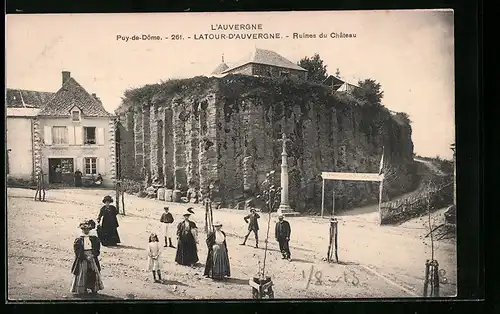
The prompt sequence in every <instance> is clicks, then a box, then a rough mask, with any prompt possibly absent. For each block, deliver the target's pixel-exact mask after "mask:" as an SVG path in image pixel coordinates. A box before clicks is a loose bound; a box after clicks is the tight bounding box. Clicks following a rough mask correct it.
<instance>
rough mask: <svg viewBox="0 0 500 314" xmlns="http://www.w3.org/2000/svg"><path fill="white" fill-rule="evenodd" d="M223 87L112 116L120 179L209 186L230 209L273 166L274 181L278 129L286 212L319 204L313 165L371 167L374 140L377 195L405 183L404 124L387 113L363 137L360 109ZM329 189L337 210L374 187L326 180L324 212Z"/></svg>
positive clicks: (408, 150)
mask: <svg viewBox="0 0 500 314" xmlns="http://www.w3.org/2000/svg"><path fill="white" fill-rule="evenodd" d="M207 80H208V79H207ZM210 80H217V79H210ZM224 84H226V85H225V86H222V87H223V88H220V87H221V85H224ZM228 84H229V85H230V84H231V83H227V82H226V83H223V82H221V81H215V82H212V84H209V85H208V86H207V89H206V90H205V92H204V93H201V94H200V93H196V94H194V93H193V94H191V95H190V94H189V93H188V94H185V93H184V94H183V95H171V96H172V97H169V98H167V99H165V100H161V101H155V102H153V101H149V102H144V103H142V104H138V103H134V104H132V105H131V106H128V107H127V108H125V109H123V108H122V111H121V112H117V113H118V114H119V116H120V117H121V119H120V121H121V130H120V146H121V147H122V148H121V150H120V152H121V156H120V158H121V169H122V177H123V178H126V179H132V180H136V181H141V180H143V179H144V169H146V171H150V173H151V177H152V178H154V177H157V178H158V179H159V181H160V182H163V184H164V186H165V187H166V188H167V189H179V190H181V191H187V190H188V189H194V190H198V191H202V192H203V191H204V190H205V189H206V188H207V187H208V186H209V185H210V184H213V186H214V190H213V196H214V201H216V202H220V203H222V205H223V206H234V205H235V204H237V203H239V202H241V201H244V200H246V199H249V198H251V197H252V196H255V195H256V193H258V191H259V184H260V183H261V182H262V181H263V180H264V178H265V175H266V173H267V172H269V171H271V170H276V177H277V179H278V180H279V171H280V163H281V148H282V146H281V143H280V142H278V141H277V139H278V138H279V137H280V135H281V133H282V132H286V133H287V134H291V137H292V139H293V142H292V143H291V144H289V145H288V147H287V151H288V156H289V157H288V163H289V178H290V183H289V188H290V191H289V195H290V204H291V206H292V208H294V209H295V210H299V211H309V210H315V211H318V210H319V208H320V207H321V192H322V191H321V190H322V188H321V184H322V181H321V178H320V177H319V175H320V174H321V172H322V171H343V172H378V167H379V162H380V156H381V154H382V147H383V146H384V147H385V161H386V162H387V163H388V164H390V165H391V167H392V172H393V173H392V174H393V175H394V178H392V179H391V180H387V181H388V183H387V187H385V191H386V193H384V194H385V195H386V196H385V197H386V198H387V195H389V197H390V196H391V194H392V195H397V194H401V193H404V192H407V191H409V190H411V189H412V188H413V186H414V182H413V181H414V177H413V173H412V160H413V144H412V142H411V128H410V127H409V126H408V125H406V126H405V125H401V124H398V123H397V122H396V121H394V120H393V119H391V117H390V114H389V113H387V116H386V117H385V120H383V124H382V125H380V126H378V128H377V129H376V130H375V131H374V132H372V135H371V136H367V135H366V133H364V132H362V131H361V130H360V125H361V122H362V121H363V119H364V120H365V121H364V122H365V124H366V117H364V116H363V113H362V112H361V110H359V108H355V107H349V106H340V107H338V106H334V105H331V104H329V103H325V102H323V101H321V100H319V98H317V97H310V98H308V99H304V98H302V99H301V100H300V101H296V102H294V101H293V100H292V101H290V100H287V99H283V98H282V97H274V96H269V93H267V94H266V93H264V94H265V95H248V94H247V95H246V96H245V93H244V90H241V91H240V92H238V93H237V94H238V95H239V96H238V97H234V96H232V95H227V93H225V92H224V91H225V90H227V89H228V88H229V89H232V90H233V92H234V90H235V89H238V86H227V85H228ZM270 97H271V98H270ZM273 97H274V98H273ZM292 99H293V98H292ZM283 108H285V110H283ZM333 188H335V191H336V195H337V198H336V208H339V209H342V208H349V207H353V206H357V205H362V204H367V203H373V202H375V201H376V200H377V197H378V184H377V183H370V182H348V181H344V182H331V181H327V183H326V189H325V191H326V192H325V207H326V209H327V210H330V208H331V206H332V200H331V195H332V191H333ZM346 195H349V197H348V198H347V197H346Z"/></svg>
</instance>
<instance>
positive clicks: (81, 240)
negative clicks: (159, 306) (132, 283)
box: [71, 196, 291, 294]
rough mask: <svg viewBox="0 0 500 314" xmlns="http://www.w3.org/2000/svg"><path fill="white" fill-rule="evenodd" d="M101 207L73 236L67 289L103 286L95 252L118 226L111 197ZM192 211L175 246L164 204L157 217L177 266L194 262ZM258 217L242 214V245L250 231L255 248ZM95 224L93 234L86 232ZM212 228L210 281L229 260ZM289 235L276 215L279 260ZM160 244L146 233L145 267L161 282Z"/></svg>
mask: <svg viewBox="0 0 500 314" xmlns="http://www.w3.org/2000/svg"><path fill="white" fill-rule="evenodd" d="M103 203H104V206H102V207H101V209H100V211H99V215H98V218H97V225H96V223H95V222H94V221H93V220H88V221H84V222H82V223H80V225H79V228H80V229H81V230H82V234H81V235H80V236H79V237H78V238H76V239H75V241H74V244H73V248H74V252H75V260H74V262H73V266H72V267H71V273H72V274H73V280H72V284H71V292H72V293H75V294H82V293H87V292H88V290H90V292H91V293H97V291H99V290H102V289H103V283H102V279H101V275H100V271H101V267H100V264H99V260H98V257H99V254H100V249H101V244H102V245H103V246H114V245H117V244H118V243H120V236H119V235H118V230H117V228H118V227H119V224H118V220H117V217H116V216H117V214H118V210H117V209H116V207H115V206H113V205H112V203H113V198H112V197H111V196H106V197H104V199H103ZM193 214H194V211H193V208H192V207H190V208H188V209H187V211H186V212H185V213H184V214H183V217H184V220H183V221H181V222H179V223H178V224H177V230H176V231H177V232H176V237H177V247H175V246H174V245H173V243H172V233H173V228H172V226H173V223H174V218H173V216H172V214H171V213H170V211H169V208H168V207H164V213H163V214H162V215H161V217H160V223H161V225H162V229H163V236H164V245H163V247H170V248H176V249H177V251H176V255H175V262H176V263H177V264H179V265H184V266H191V267H194V266H195V265H196V264H197V263H198V261H199V258H198V244H199V237H198V227H197V225H196V223H194V222H193V221H191V220H190V217H191V215H193ZM259 218H260V216H259V215H258V214H257V213H256V210H255V209H254V208H252V209H251V211H250V214H249V215H248V216H246V217H244V220H245V222H246V223H247V224H248V233H247V234H246V235H245V238H244V241H243V243H241V245H245V243H246V241H247V239H248V237H249V236H250V234H251V233H254V235H255V247H256V248H258V245H259V237H258V231H259V224H258V219H259ZM96 227H97V236H96V235H92V234H91V233H90V231H91V230H93V229H95V228H96ZM213 227H214V228H213V229H212V230H211V231H210V232H209V233H208V234H207V238H206V241H205V242H206V245H207V247H208V254H207V258H206V263H205V271H204V276H205V277H207V278H212V279H213V280H224V279H225V278H228V277H230V276H231V268H230V263H229V254H228V248H227V241H226V233H225V232H224V231H222V224H221V223H220V222H215V223H214V224H213ZM290 235H291V228H290V224H289V223H288V222H287V221H285V220H284V217H283V215H279V220H278V222H277V223H276V226H275V238H276V240H277V241H278V243H279V247H280V251H281V253H282V255H283V259H288V260H290V258H291V256H290V248H289V245H288V243H289V241H290ZM161 251H162V248H161V244H160V240H159V237H158V235H157V234H156V233H152V234H151V235H150V236H149V240H148V246H147V255H148V270H149V271H151V272H152V273H153V280H154V281H155V282H161V281H162V277H161V270H162V266H161Z"/></svg>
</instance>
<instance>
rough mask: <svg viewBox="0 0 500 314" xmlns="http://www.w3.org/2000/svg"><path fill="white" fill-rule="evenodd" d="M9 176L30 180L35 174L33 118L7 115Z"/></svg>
mask: <svg viewBox="0 0 500 314" xmlns="http://www.w3.org/2000/svg"><path fill="white" fill-rule="evenodd" d="M6 139H7V145H6V146H7V149H10V152H8V155H9V172H8V173H9V177H12V178H17V179H24V180H30V179H31V178H32V175H33V142H32V128H31V118H29V117H7V136H6Z"/></svg>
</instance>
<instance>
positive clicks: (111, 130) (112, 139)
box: [108, 118, 117, 181]
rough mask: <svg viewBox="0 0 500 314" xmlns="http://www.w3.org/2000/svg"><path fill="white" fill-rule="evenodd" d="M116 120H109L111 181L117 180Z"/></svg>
mask: <svg viewBox="0 0 500 314" xmlns="http://www.w3.org/2000/svg"><path fill="white" fill-rule="evenodd" d="M116 122H117V121H116V120H115V119H114V118H111V119H109V127H108V147H109V154H108V165H109V179H110V180H112V181H113V180H115V179H116Z"/></svg>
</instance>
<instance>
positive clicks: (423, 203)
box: [380, 176, 453, 225]
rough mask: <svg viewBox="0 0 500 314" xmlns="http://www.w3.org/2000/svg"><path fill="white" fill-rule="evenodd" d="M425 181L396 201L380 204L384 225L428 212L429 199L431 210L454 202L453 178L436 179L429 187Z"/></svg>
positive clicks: (381, 219)
mask: <svg viewBox="0 0 500 314" xmlns="http://www.w3.org/2000/svg"><path fill="white" fill-rule="evenodd" d="M428 182H429V181H427V180H426V181H424V182H423V183H422V184H421V186H420V188H419V189H417V190H416V191H414V192H412V193H410V194H408V195H406V197H403V198H400V199H398V200H395V201H391V202H386V203H383V204H382V205H381V206H380V223H381V224H382V225H387V224H398V223H403V222H405V221H407V220H409V219H412V218H415V217H419V216H422V215H425V214H427V210H428V207H427V205H428V200H429V203H430V204H429V205H430V210H431V212H432V211H434V210H437V209H440V208H444V207H446V206H448V205H450V204H451V203H453V178H452V177H450V176H446V177H443V178H440V179H439V180H435V181H434V182H433V184H432V186H433V187H429V183H428Z"/></svg>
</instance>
